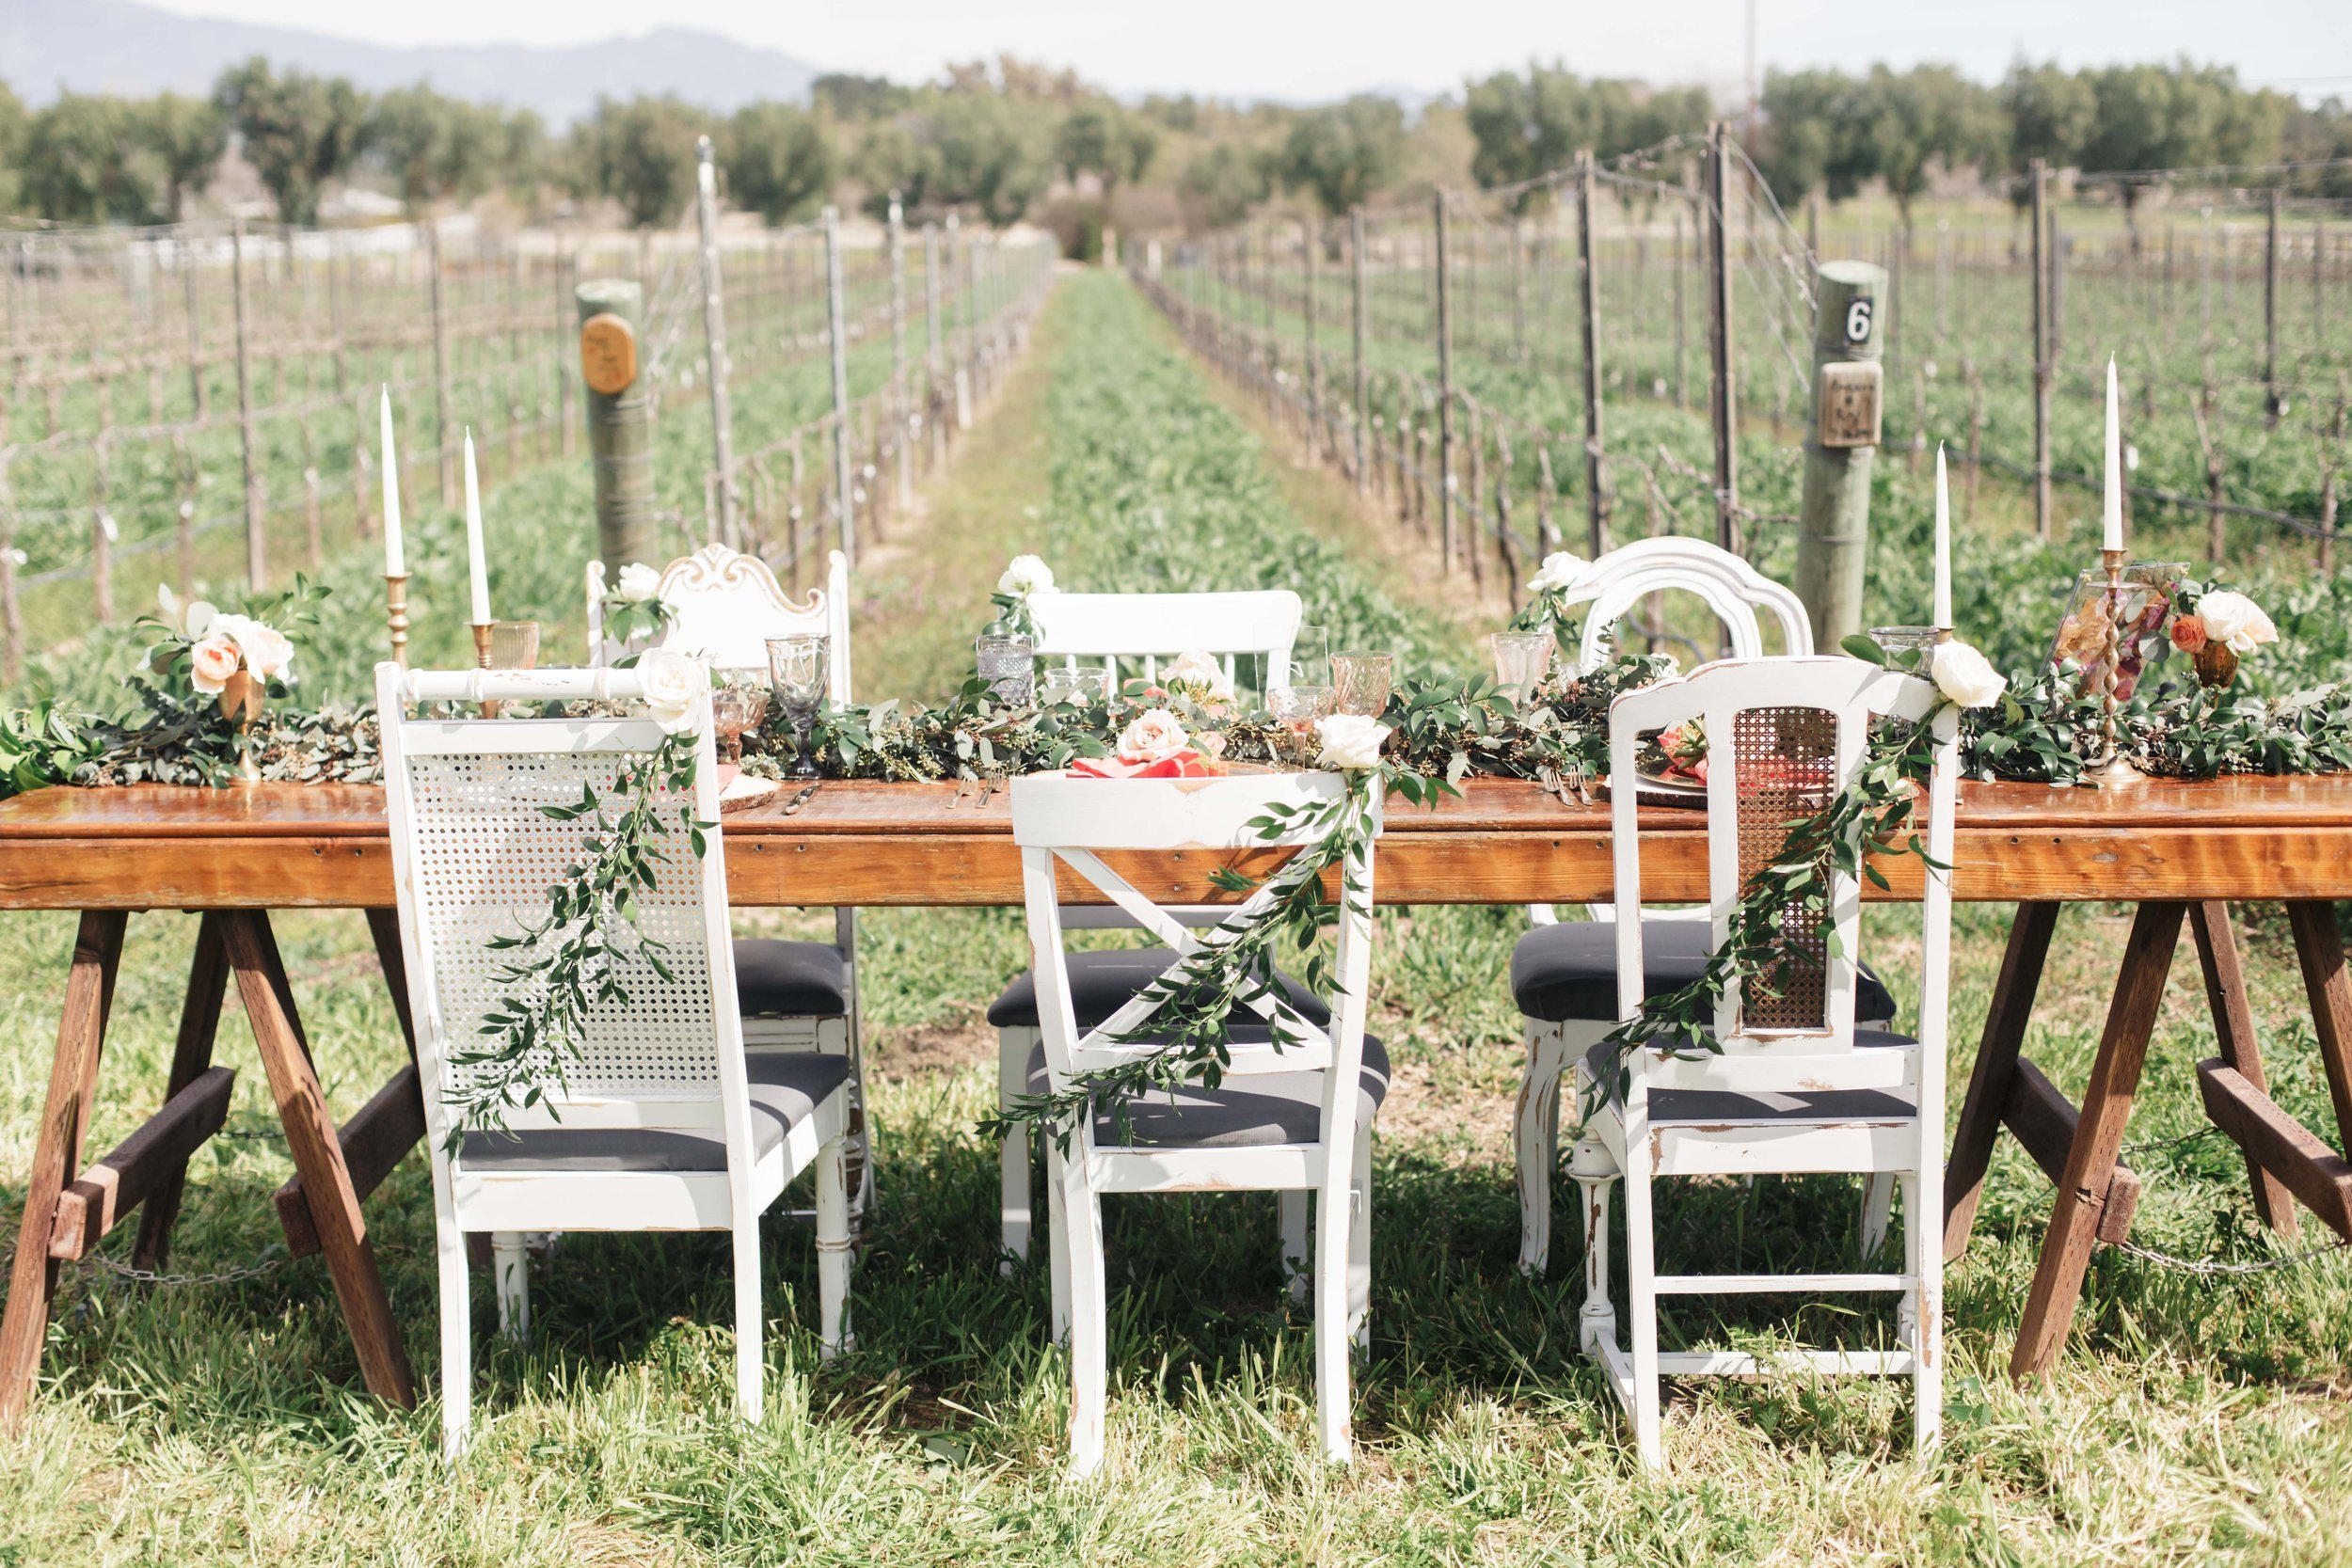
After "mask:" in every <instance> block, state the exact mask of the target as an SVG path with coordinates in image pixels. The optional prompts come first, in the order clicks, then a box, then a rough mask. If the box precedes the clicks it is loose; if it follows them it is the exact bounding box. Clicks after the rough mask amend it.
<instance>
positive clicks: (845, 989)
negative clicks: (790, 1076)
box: [735, 937, 850, 1018]
mask: <svg viewBox="0 0 2352 1568" xmlns="http://www.w3.org/2000/svg"><path fill="white" fill-rule="evenodd" d="M735 997H736V1004H737V1006H739V1007H741V1008H742V1010H743V1016H744V1017H746V1018H843V1017H846V1016H848V1014H849V1011H850V970H849V964H848V962H847V960H845V959H844V958H843V957H842V954H841V949H840V948H838V947H835V946H834V944H833V943H831V942H783V941H779V940H777V939H776V938H773V937H738V938H736V939H735Z"/></svg>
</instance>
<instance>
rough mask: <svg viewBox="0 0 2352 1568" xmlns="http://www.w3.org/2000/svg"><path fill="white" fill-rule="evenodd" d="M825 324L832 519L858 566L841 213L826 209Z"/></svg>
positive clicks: (847, 553)
mask: <svg viewBox="0 0 2352 1568" xmlns="http://www.w3.org/2000/svg"><path fill="white" fill-rule="evenodd" d="M825 321H826V324H827V325H826V335H827V337H828V338H829V339H830V340H831V341H832V344H833V472H834V519H835V521H836V523H837V524H838V526H839V529H840V536H841V554H842V555H843V557H844V558H845V559H847V560H848V562H850V565H851V566H852V567H854V566H855V565H856V564H857V511H856V504H857V503H856V492H855V490H854V487H853V486H852V483H851V476H850V334H849V329H848V327H847V325H845V324H844V321H843V317H842V309H841V214H840V212H839V211H838V210H837V209H835V208H832V207H828V208H826V209H825Z"/></svg>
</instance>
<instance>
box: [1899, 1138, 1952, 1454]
mask: <svg viewBox="0 0 2352 1568" xmlns="http://www.w3.org/2000/svg"><path fill="white" fill-rule="evenodd" d="M1940 1142H1941V1140H1938V1143H1939V1145H1940ZM1938 1151H1939V1150H1938V1148H1937V1147H1931V1148H1925V1149H1923V1150H1922V1151H1921V1154H1920V1160H1921V1163H1922V1164H1923V1165H1924V1167H1925V1168H1924V1169H1923V1170H1922V1171H1921V1172H1920V1173H1919V1174H1918V1175H1916V1176H1906V1177H1904V1178H1903V1267H1904V1269H1905V1270H1906V1272H1909V1273H1911V1274H1913V1275H1915V1276H1916V1277H1917V1279H1918V1281H1919V1285H1918V1289H1917V1290H1916V1291H1914V1292H1913V1294H1912V1296H1911V1298H1909V1299H1911V1300H1915V1301H1916V1302H1917V1303H1918V1307H1917V1310H1916V1311H1915V1313H1914V1314H1913V1323H1912V1325H1911V1355H1912V1363H1911V1366H1912V1373H1911V1448H1912V1452H1913V1453H1914V1454H1915V1455H1916V1456H1918V1457H1920V1458H1923V1459H1924V1458H1926V1457H1927V1456H1928V1455H1930V1454H1932V1453H1933V1452H1934V1451H1935V1449H1936V1447H1937V1445H1938V1444H1939V1443H1941V1442H1942V1441H1943V1436H1944V1239H1943V1237H1942V1236H1941V1235H1939V1234H1936V1233H1934V1232H1932V1231H1931V1230H1930V1229H1929V1228H1928V1227H1929V1225H1930V1224H1931V1222H1930V1221H1928V1220H1926V1219H1925V1218H1923V1216H1925V1215H1929V1214H1937V1215H1940V1214H1942V1213H1943V1212H1944V1197H1943V1194H1942V1193H1941V1192H1940V1191H1938V1188H1939V1187H1940V1186H1941V1185H1942V1183H1943V1180H1944V1173H1943V1171H1942V1170H1941V1169H1940V1168H1938V1167H1937V1165H1936V1155H1937V1153H1938Z"/></svg>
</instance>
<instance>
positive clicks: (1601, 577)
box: [1567, 535, 1813, 670]
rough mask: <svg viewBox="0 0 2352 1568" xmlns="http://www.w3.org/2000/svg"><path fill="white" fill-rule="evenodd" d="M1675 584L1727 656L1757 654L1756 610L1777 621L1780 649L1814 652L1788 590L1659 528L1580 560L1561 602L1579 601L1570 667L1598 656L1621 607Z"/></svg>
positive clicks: (1760, 649) (1799, 606)
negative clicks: (1719, 626) (1721, 638)
mask: <svg viewBox="0 0 2352 1568" xmlns="http://www.w3.org/2000/svg"><path fill="white" fill-rule="evenodd" d="M1674 589H1680V590H1683V591H1685V592H1687V593H1691V594H1696V595H1698V597H1699V599H1700V600H1701V601H1702V602H1704V603H1705V604H1706V606H1707V608H1708V610H1712V611H1714V614H1715V618H1716V619H1717V620H1719V621H1721V622H1722V623H1723V625H1724V631H1725V633H1726V634H1727V635H1728V636H1729V637H1730V640H1731V651H1730V657H1733V658H1762V657H1764V630H1763V626H1762V625H1761V623H1760V622H1759V621H1758V619H1757V617H1756V611H1757V610H1770V611H1772V618H1773V619H1774V620H1776V621H1778V622H1779V623H1780V631H1781V639H1782V643H1783V651H1784V652H1786V653H1788V654H1792V655H1804V654H1809V653H1811V652H1812V651H1813V624H1812V622H1811V621H1810V620H1808V619H1807V618H1806V616H1805V612H1804V601H1803V600H1802V599H1800V598H1798V597H1797V595H1796V594H1793V593H1791V592H1790V591H1789V590H1788V589H1787V588H1784V587H1782V586H1781V585H1780V584H1779V583H1777V582H1774V581H1773V580H1772V578H1768V577H1766V576H1764V575H1763V574H1762V573H1761V572H1758V571H1757V570H1756V568H1755V567H1753V566H1751V565H1749V564H1748V563H1747V562H1745V561H1742V560H1741V559H1740V557H1738V556H1736V555H1734V554H1732V553H1731V552H1730V551H1729V550H1726V549H1723V548H1721V547H1720V546H1714V545H1710V544H1708V542H1707V541H1706V540H1704V539H1684V538H1677V537H1675V536H1673V535H1666V536H1663V537H1661V538H1657V539H1638V540H1636V541H1634V542H1633V543H1632V544H1630V545H1627V546H1623V547H1622V548H1619V549H1613V550H1611V551H1610V552H1609V553H1608V554H1606V555H1604V556H1602V557H1601V558H1600V559H1599V560H1597V561H1596V562H1593V563H1592V564H1591V565H1589V566H1587V567H1585V568H1584V571H1583V574H1582V575H1581V576H1580V577H1579V578H1577V580H1576V584H1575V586H1574V587H1572V588H1570V589H1569V590H1568V593H1567V601H1568V603H1570V604H1572V605H1573V604H1581V605H1584V606H1585V607H1586V609H1585V611H1584V641H1583V646H1582V647H1581V649H1579V650H1578V654H1577V668H1578V669H1580V670H1590V669H1592V668H1593V667H1594V666H1595V665H1597V664H1598V663H1599V662H1600V660H1601V657H1602V655H1603V653H1604V652H1605V651H1606V650H1607V648H1608V645H1609V634H1610V632H1611V630H1612V628H1613V627H1614V626H1616V624H1617V622H1618V621H1619V620H1620V619H1622V618H1623V617H1624V615H1625V613H1626V611H1628V610H1631V609H1632V608H1633V607H1634V606H1635V605H1638V604H1640V603H1641V602H1642V601H1643V600H1644V599H1645V598H1647V597H1648V596H1649V595H1650V594H1657V593H1661V592H1666V591H1669V590H1674Z"/></svg>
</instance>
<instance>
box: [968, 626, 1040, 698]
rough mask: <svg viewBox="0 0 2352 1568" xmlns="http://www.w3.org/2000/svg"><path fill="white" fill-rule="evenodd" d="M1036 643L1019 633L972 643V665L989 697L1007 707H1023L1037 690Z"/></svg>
mask: <svg viewBox="0 0 2352 1568" xmlns="http://www.w3.org/2000/svg"><path fill="white" fill-rule="evenodd" d="M1036 649H1037V643H1036V642H1035V641H1032V640H1031V639H1030V638H1028V637H1025V636H1024V635H1022V634H1021V633H1019V632H1013V633H1011V634H1010V635H1009V636H1003V637H995V636H989V635H986V634H983V635H981V636H979V637H976V638H974V639H973V640H972V662H973V666H974V668H975V669H976V670H977V672H978V674H979V677H980V679H982V680H984V681H986V682H987V683H988V689H989V692H990V694H991V695H992V696H993V697H994V698H995V699H996V700H997V701H998V702H1000V703H1002V704H1004V705H1006V706H1007V707H1026V706H1028V705H1029V702H1030V699H1031V696H1032V694H1033V693H1034V692H1035V690H1036V687H1037V660H1036V657H1035V655H1036Z"/></svg>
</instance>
